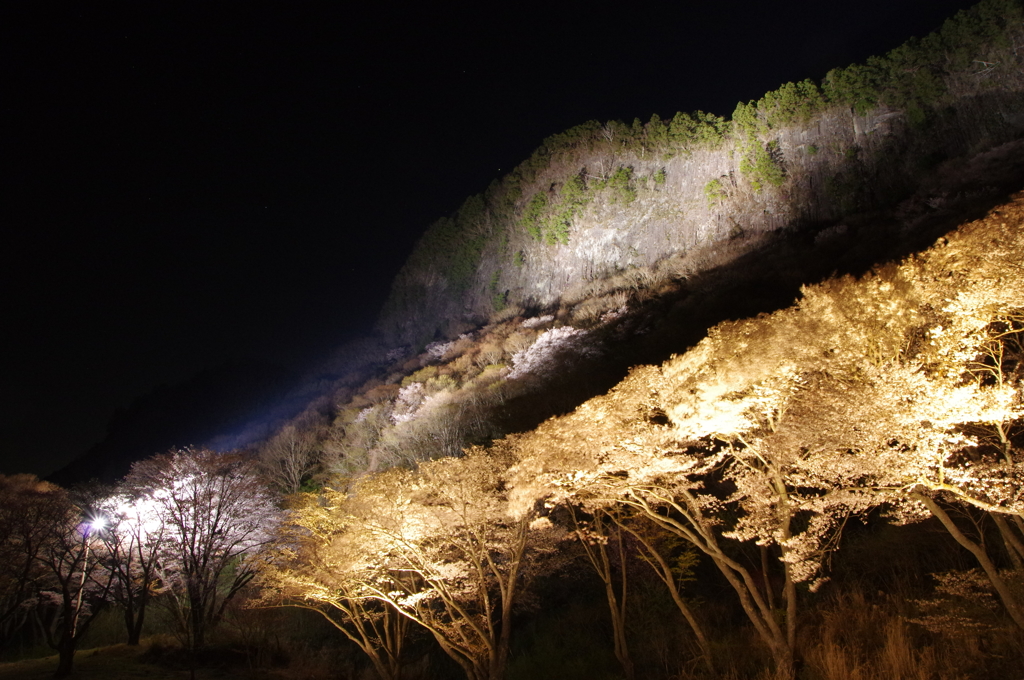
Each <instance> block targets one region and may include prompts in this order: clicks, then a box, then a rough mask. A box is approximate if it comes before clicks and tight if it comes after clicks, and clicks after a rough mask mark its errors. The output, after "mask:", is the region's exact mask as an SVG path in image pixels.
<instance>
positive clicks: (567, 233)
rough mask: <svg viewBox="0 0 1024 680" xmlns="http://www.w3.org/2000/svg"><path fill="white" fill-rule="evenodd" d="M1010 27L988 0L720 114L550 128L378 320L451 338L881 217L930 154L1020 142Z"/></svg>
mask: <svg viewBox="0 0 1024 680" xmlns="http://www.w3.org/2000/svg"><path fill="white" fill-rule="evenodd" d="M1020 18H1021V6H1020V3H1019V2H1017V1H1016V0H986V1H985V2H982V3H980V4H979V5H977V6H976V7H974V8H972V9H971V10H968V11H964V12H961V13H960V14H958V15H957V16H956V17H954V18H951V19H950V20H948V21H947V22H946V23H945V24H944V25H943V27H942V28H941V30H939V31H937V32H936V33H934V34H931V35H929V36H927V37H925V38H924V39H920V40H918V39H913V40H910V41H908V42H907V43H905V44H904V45H902V46H900V47H899V48H897V49H895V50H893V51H891V52H890V53H888V54H886V55H884V56H880V57H874V58H871V59H869V60H868V62H867V63H866V64H856V65H852V66H849V67H846V68H837V69H834V70H832V71H830V72H829V73H828V75H827V76H826V77H825V79H824V80H823V81H822V82H820V83H815V82H812V81H808V80H805V81H802V82H799V83H787V84H785V85H783V86H782V87H780V88H779V89H778V90H775V91H773V92H769V93H768V94H766V95H765V96H764V97H762V98H761V99H760V100H758V101H752V102H748V103H740V104H739V105H737V107H736V110H735V111H734V112H733V114H732V117H731V119H728V120H727V119H724V118H720V117H718V116H714V115H711V114H707V113H703V112H696V113H693V114H686V113H679V114H676V116H675V117H673V118H672V119H671V120H661V119H659V118H658V117H657V116H654V117H652V118H651V119H650V120H649V121H647V122H642V121H640V120H634V121H633V122H632V124H627V123H622V122H619V121H610V122H607V123H600V122H596V121H590V122H587V123H584V124H582V125H579V126H577V127H575V128H573V129H570V130H567V131H565V132H563V133H560V134H556V135H553V136H552V137H550V138H548V139H546V140H545V141H544V142H543V143H542V145H541V146H540V147H539V148H538V149H537V151H536V152H535V153H534V154H533V155H532V156H531V157H530V158H529V159H528V160H527V161H525V162H524V163H522V164H521V165H520V166H519V167H517V168H516V169H515V170H513V171H512V172H511V173H509V174H508V175H506V176H505V177H503V178H501V179H500V180H496V181H495V182H493V183H492V184H491V186H490V187H488V189H487V190H486V191H485V192H484V193H482V194H480V195H477V196H473V197H471V198H469V199H467V200H466V201H465V203H464V204H463V205H462V206H461V207H460V208H459V209H458V210H457V211H455V212H454V213H453V214H452V215H450V216H447V217H444V218H442V219H440V220H438V221H437V222H436V223H435V224H434V225H432V226H431V227H430V229H429V230H428V231H427V232H426V234H425V235H424V236H423V238H422V239H421V241H420V242H419V244H418V245H417V247H416V249H415V251H414V252H413V254H412V255H411V256H410V258H409V260H408V262H407V263H406V265H405V267H404V268H403V269H402V271H401V272H400V274H399V275H398V277H397V279H396V280H395V282H394V285H393V290H392V294H391V297H390V299H389V301H388V303H387V305H386V307H385V309H384V311H383V313H382V315H381V317H380V322H379V327H380V329H381V330H383V331H384V332H385V335H386V337H388V338H389V339H390V340H391V341H392V342H393V343H395V344H401V343H413V344H416V343H422V342H428V341H430V340H432V339H437V338H439V337H454V335H457V334H458V332H460V331H462V330H465V329H466V328H469V327H471V326H479V325H481V323H483V322H485V321H486V320H487V319H489V318H492V317H493V315H494V314H496V313H501V312H502V311H503V310H505V309H506V308H513V309H527V310H529V309H538V308H544V307H549V306H551V305H553V304H556V303H558V302H563V303H564V302H566V301H569V302H576V301H580V300H582V299H584V298H585V297H586V296H587V295H588V294H590V293H592V292H593V288H594V286H593V285H591V284H592V283H593V282H596V281H600V280H601V279H604V278H606V277H608V276H610V275H613V274H615V273H617V272H623V271H635V272H637V273H638V275H644V276H655V277H662V278H665V277H680V276H686V275H690V274H692V273H694V272H695V271H699V270H700V269H702V268H703V267H704V266H705V263H702V261H701V258H700V256H699V254H700V253H701V252H702V251H706V250H713V249H714V247H715V246H716V245H717V244H721V243H723V242H726V241H728V240H730V239H736V238H737V237H739V236H746V237H748V238H750V237H756V236H757V235H759V234H765V233H772V232H779V231H787V230H792V229H798V228H807V227H810V228H814V227H819V228H821V227H826V226H828V225H830V224H833V223H834V222H835V221H836V220H838V219H840V218H841V217H842V216H843V215H847V214H850V213H853V212H861V211H865V210H869V209H874V208H881V207H887V206H891V205H893V204H894V203H896V202H897V201H898V200H900V199H902V198H904V197H906V196H907V195H909V194H910V193H912V192H913V191H914V190H916V189H918V188H919V187H921V186H922V185H923V184H924V183H926V182H927V180H928V179H929V177H930V176H931V175H932V174H933V173H934V171H935V170H936V168H937V167H938V166H939V165H940V164H941V163H942V162H943V161H947V160H949V159H955V158H958V157H969V156H972V155H975V154H977V153H978V152H980V151H983V150H985V149H987V148H991V147H994V146H997V145H999V144H1001V143H1003V142H1006V141H1009V140H1012V139H1016V138H1018V137H1019V136H1020V135H1021V134H1022V133H1024V114H1022V113H1021V112H1022V111H1024V71H1022V65H1024V54H1022V53H1021V52H1020V49H1021V45H1024V28H1022V26H1021V20H1020ZM938 200H941V197H939V198H938ZM901 236H902V234H899V233H895V234H892V235H891V237H892V238H893V239H899V238H901ZM682 254H689V255H690V256H691V257H690V260H689V261H688V262H686V263H685V264H683V263H679V262H675V261H673V260H675V259H678V258H679V257H680V255H682Z"/></svg>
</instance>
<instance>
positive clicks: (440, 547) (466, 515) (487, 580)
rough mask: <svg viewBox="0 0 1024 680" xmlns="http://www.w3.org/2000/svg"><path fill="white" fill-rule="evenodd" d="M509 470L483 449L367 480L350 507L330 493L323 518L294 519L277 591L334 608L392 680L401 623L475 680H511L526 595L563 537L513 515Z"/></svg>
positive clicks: (303, 515) (275, 578)
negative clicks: (517, 620)
mask: <svg viewBox="0 0 1024 680" xmlns="http://www.w3.org/2000/svg"><path fill="white" fill-rule="evenodd" d="M505 453H507V452H505ZM509 462H510V460H509V458H508V456H507V455H503V450H502V449H500V448H496V449H494V450H492V451H490V452H485V451H483V450H479V449H476V450H473V451H470V452H469V453H467V454H466V455H465V456H464V457H461V458H443V459H440V460H436V461H432V462H428V463H423V464H421V465H420V466H419V468H418V469H417V470H416V471H412V470H408V469H392V470H388V471H385V472H381V473H378V474H375V475H370V476H367V477H364V478H363V479H361V480H359V481H358V482H357V483H356V484H354V485H353V487H352V490H351V494H350V495H348V496H345V497H341V496H338V495H334V494H331V493H326V492H325V494H324V495H322V496H320V497H319V500H317V501H316V503H317V504H321V505H322V507H321V508H320V509H314V506H312V505H310V506H304V507H303V508H302V509H301V510H300V511H299V513H298V516H297V517H296V516H293V521H294V522H296V525H297V526H298V527H300V528H301V531H300V532H299V534H298V536H297V537H296V538H294V539H293V544H294V545H295V546H297V547H294V548H288V549H287V550H285V552H284V553H283V558H284V559H283V560H277V561H276V562H275V566H274V570H275V572H276V573H275V572H271V581H272V582H275V583H276V584H277V585H276V587H277V588H278V590H279V592H280V593H282V594H283V595H285V596H287V597H291V598H292V599H293V600H296V599H297V600H300V601H301V602H304V603H306V604H308V605H309V606H313V607H316V608H317V609H318V610H321V611H324V612H326V611H328V610H333V611H332V612H331V613H332V614H333V615H337V616H338V617H339V618H338V619H337V620H338V621H339V623H340V624H342V625H339V629H341V630H342V631H343V632H344V633H345V634H346V635H347V636H348V637H349V638H350V639H353V640H354V641H355V642H356V643H357V644H359V645H360V647H361V648H362V649H363V651H364V652H366V653H367V654H368V655H369V656H370V658H371V660H372V661H373V662H374V667H375V668H376V669H377V672H378V674H380V675H381V676H382V677H394V675H393V674H394V673H396V672H397V670H396V668H395V662H396V659H397V651H398V650H397V648H396V646H395V642H396V641H397V640H398V636H397V633H395V634H394V635H392V637H390V638H389V637H388V635H389V634H388V632H387V630H388V627H389V626H391V625H393V623H392V619H391V618H389V617H390V616H391V614H392V613H398V614H399V615H401V616H402V617H404V618H405V619H407V620H408V621H411V622H415V623H416V624H418V625H420V626H422V627H423V628H424V629H426V630H427V631H428V632H429V633H430V634H431V635H432V636H433V637H434V639H435V640H436V641H437V643H438V645H439V646H440V647H441V649H442V650H443V651H444V652H445V653H446V654H447V655H448V656H450V657H451V658H452V659H453V660H454V661H455V662H456V663H458V664H459V665H460V666H461V667H462V669H463V671H464V672H465V673H466V677H467V678H469V680H496V679H497V678H501V677H503V675H504V670H505V667H506V665H507V662H508V654H509V645H510V641H511V634H512V617H513V613H514V611H515V609H516V607H517V603H518V602H519V599H520V597H521V595H522V593H523V589H524V588H525V587H526V586H527V584H528V583H529V581H530V580H531V577H532V574H533V573H534V572H535V570H536V569H539V568H541V567H540V565H541V564H542V561H539V560H538V559H537V558H538V557H539V556H541V555H544V554H550V553H551V552H552V551H553V548H554V545H555V544H556V543H557V541H558V540H560V539H561V537H562V534H561V533H560V532H558V531H557V530H555V529H554V528H553V527H552V526H551V524H550V522H547V521H546V520H544V519H542V518H537V516H536V513H535V512H534V511H533V509H532V508H530V509H527V510H526V511H522V512H513V511H512V509H511V508H510V506H509V503H508V498H507V496H506V494H505V491H504V472H505V470H506V469H507V468H508V465H509ZM285 543H286V545H287V544H288V543H289V541H286V542H285ZM288 550H292V551H294V552H293V553H291V554H290V553H288ZM293 557H294V559H293ZM370 600H375V601H376V602H377V603H378V604H376V605H371V604H370V603H369V601H370ZM382 607H383V608H382ZM342 626H344V627H342Z"/></svg>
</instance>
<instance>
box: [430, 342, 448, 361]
mask: <svg viewBox="0 0 1024 680" xmlns="http://www.w3.org/2000/svg"><path fill="white" fill-rule="evenodd" d="M453 347H455V341H454V340H452V341H451V342H432V343H430V344H429V345H427V348H426V350H425V351H426V355H427V357H429V358H430V360H431V361H441V360H442V359H444V355H446V354H448V352H450V351H451V349H452V348H453Z"/></svg>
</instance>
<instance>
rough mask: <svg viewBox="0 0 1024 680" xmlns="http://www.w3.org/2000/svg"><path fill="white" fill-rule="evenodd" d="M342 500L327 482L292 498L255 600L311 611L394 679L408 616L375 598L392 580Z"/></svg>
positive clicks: (384, 675)
mask: <svg viewBox="0 0 1024 680" xmlns="http://www.w3.org/2000/svg"><path fill="white" fill-rule="evenodd" d="M349 501H350V499H349V497H348V496H347V495H346V494H344V493H340V492H337V491H333V490H331V489H323V490H322V491H320V492H319V493H317V494H300V495H299V496H297V497H296V498H295V499H294V502H293V503H292V505H291V506H290V507H289V509H288V512H287V518H286V521H285V522H284V523H283V524H282V525H281V528H280V531H279V533H278V536H277V537H276V539H275V541H274V543H273V544H272V546H271V550H272V552H273V558H272V559H270V560H269V561H268V564H267V567H266V568H265V569H264V570H263V572H262V573H261V574H260V576H259V581H258V582H259V586H260V588H261V592H262V594H261V597H260V601H259V603H260V605H261V606H270V607H276V606H291V607H299V608H302V609H308V610H311V611H315V612H317V613H318V614H320V615H321V616H322V617H323V618H324V619H326V620H327V621H328V622H329V623H330V624H331V625H332V626H334V627H335V628H336V629H337V630H338V631H340V632H341V633H342V634H343V635H344V636H345V637H346V638H348V639H349V640H350V641H352V642H353V643H354V644H355V645H356V646H358V647H359V649H360V650H362V652H363V653H364V654H366V656H367V658H368V659H369V660H370V663H371V664H372V666H373V668H374V670H375V671H376V673H377V675H378V676H379V677H380V678H381V679H382V680H397V678H399V677H400V675H401V655H402V647H403V645H404V642H405V638H406V633H407V629H408V626H409V623H410V620H409V618H408V617H407V616H404V615H403V614H401V613H400V612H399V611H398V610H397V609H396V608H395V607H394V606H393V605H392V604H391V603H390V602H389V601H387V599H386V598H382V597H380V595H379V594H380V593H381V592H385V593H387V592H391V591H393V590H394V589H395V586H394V585H393V584H391V580H390V578H389V577H388V575H387V574H386V573H381V572H379V571H377V570H376V569H375V565H376V559H377V555H375V554H374V553H375V550H376V547H377V546H376V543H375V542H374V541H372V537H368V536H365V535H362V534H360V533H359V532H357V531H352V530H351V528H352V522H351V521H349V520H348V519H347V518H348V516H349V514H350V510H349V508H348V504H349ZM368 539H371V540H368Z"/></svg>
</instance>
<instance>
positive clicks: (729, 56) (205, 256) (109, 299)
mask: <svg viewBox="0 0 1024 680" xmlns="http://www.w3.org/2000/svg"><path fill="white" fill-rule="evenodd" d="M6 4H7V5H13V4H15V3H6ZM19 4H21V5H23V6H22V7H21V8H17V9H13V10H12V9H11V8H10V7H5V8H4V9H3V10H0V116H2V118H0V145H2V146H0V163H2V166H0V167H2V187H3V196H2V200H0V228H2V231H0V237H2V241H0V282H2V288H0V291H2V293H0V334H2V336H0V337H2V341H3V345H2V347H3V348H4V349H3V354H2V358H0V472H5V473H14V472H22V471H31V472H36V473H40V474H46V473H48V472H50V471H52V470H53V469H55V468H57V467H59V466H60V465H62V464H63V463H65V462H67V460H69V459H70V458H71V457H73V456H75V455H77V454H79V453H81V452H83V451H84V450H85V449H87V448H88V447H89V446H90V445H91V444H93V443H95V442H96V441H97V440H98V439H100V438H101V437H102V436H103V432H104V429H105V423H106V421H107V420H108V418H109V417H110V415H111V414H112V413H113V412H114V410H115V409H116V408H118V407H124V406H126V405H128V404H129V403H130V402H131V401H132V400H133V399H134V398H135V397H137V396H139V395H141V394H144V393H146V392H148V391H150V390H152V389H153V388H154V387H156V386H157V385H159V384H162V383H176V382H180V381H183V380H186V379H188V378H189V377H190V376H192V375H194V374H195V373H197V372H198V371H200V370H202V369H205V368H209V367H213V366H217V365H220V364H223V363H225V362H228V361H235V360H239V359H241V358H257V359H263V360H269V361H273V362H277V363H280V364H284V365H285V366H288V367H290V368H294V369H301V368H302V367H304V366H306V365H309V364H311V363H313V362H315V361H316V360H317V359H319V358H320V357H321V356H322V355H323V354H324V353H325V352H326V351H327V350H328V349H330V348H331V347H332V346H336V345H338V344H340V343H341V342H342V341H343V340H345V339H346V338H347V337H349V336H351V335H352V334H354V333H359V332H361V331H363V330H366V329H367V328H368V327H369V326H370V324H371V323H372V320H373V317H374V315H375V313H376V311H377V309H378V307H379V305H380V304H381V303H382V302H383V299H384V297H385V296H386V294H387V290H388V286H389V283H390V280H391V278H392V277H393V276H394V274H395V273H396V272H397V270H398V268H399V267H400V266H401V264H402V262H403V260H404V259H405V257H406V256H407V255H408V253H409V250H410V249H411V247H412V245H413V243H414V242H415V239H416V237H417V236H418V235H419V234H420V233H421V232H422V230H423V229H424V228H425V227H426V226H427V225H428V224H429V223H430V222H431V221H433V220H434V219H435V218H437V217H438V216H440V215H442V214H444V213H447V212H450V211H452V210H453V209H455V208H456V207H458V205H459V203H460V202H461V200H462V199H463V198H464V197H466V196H467V195H469V194H472V193H477V192H479V191H482V190H483V189H484V188H485V187H486V186H487V184H488V183H489V182H490V181H491V180H492V179H493V178H495V177H497V176H499V175H500V174H503V173H504V172H507V171H508V170H509V169H511V168H512V167H513V166H514V165H516V164H517V163H519V162H520V161H522V160H523V159H525V158H526V157H527V156H528V155H529V153H530V152H531V151H532V150H533V148H534V147H536V146H537V144H538V143H539V142H540V141H541V139H543V138H544V137H545V136H547V135H550V134H552V133H555V132H559V131H561V130H563V129H565V128H567V127H570V126H572V125H575V124H578V123H582V122H584V121H586V120H588V119H599V120H607V119H612V118H619V119H625V120H631V119H632V118H633V117H634V116H639V117H641V118H642V119H644V120H646V119H647V118H649V117H650V115H651V114H652V113H658V114H659V115H661V116H662V117H668V116H671V115H672V114H673V113H674V112H676V111H678V110H684V111H691V110H694V109H704V110H709V111H712V112H714V113H718V114H721V115H728V114H729V113H731V111H732V109H733V107H734V106H735V104H736V102H737V101H739V100H749V99H752V98H757V97H759V96H760V95H762V94H763V93H764V92H765V91H766V90H769V89H773V88H775V87H777V86H778V85H780V84H782V83H783V82H786V81H788V80H796V79H802V78H806V77H810V78H816V79H818V78H821V77H822V76H824V74H825V72H826V71H827V70H828V69H829V68H831V67H833V66H839V65H846V64H848V63H851V62H853V61H859V60H862V59H864V58H865V57H866V56H868V55H870V54H872V53H877V52H881V51H884V50H887V49H889V48H892V47H895V46H896V45H897V44H899V43H900V42H902V41H903V40H904V39H906V38H907V37H909V36H911V35H919V36H920V35H923V34H925V33H927V32H928V31H930V30H932V29H934V28H935V27H937V26H938V25H939V24H941V22H942V20H943V19H944V18H945V17H947V16H949V15H951V14H953V13H954V12H955V11H956V10H957V9H959V8H962V7H966V6H969V5H970V4H971V3H970V2H968V1H966V0H964V1H956V0H861V1H860V2H857V3H834V2H784V3H783V2H763V1H762V2H756V3H751V2H739V1H736V2H728V3H723V2H701V3H690V2H671V3H659V2H646V3H635V4H634V3H629V4H627V3H617V4H615V5H606V4H601V3H593V2H586V3H584V2H557V1H556V0H552V1H551V2H548V3H529V2H503V3H498V2H492V3H476V4H475V5H473V6H472V8H470V9H466V8H465V7H463V8H462V9H457V8H456V6H455V5H454V4H452V3H409V5H411V6H407V5H404V4H397V3H364V4H365V5H366V7H364V8H357V7H356V4H355V3H342V2H330V3H327V2H277V3H263V2H237V3H232V2H217V3H206V2H201V3H200V2H194V3H190V2H183V1H178V2H173V3H151V2H136V3H125V4H115V3H56V2H53V3H46V2H38V3H36V2H32V3H19Z"/></svg>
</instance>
